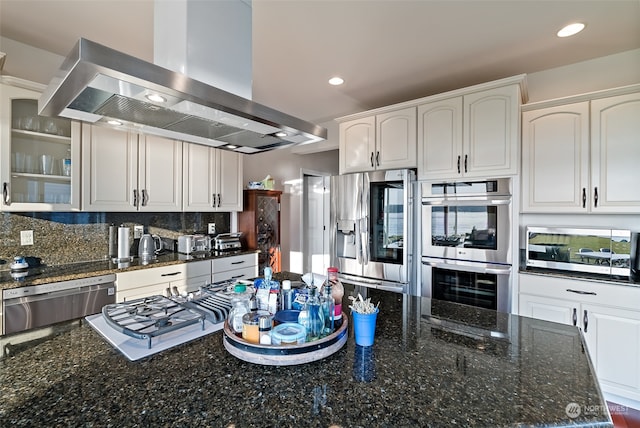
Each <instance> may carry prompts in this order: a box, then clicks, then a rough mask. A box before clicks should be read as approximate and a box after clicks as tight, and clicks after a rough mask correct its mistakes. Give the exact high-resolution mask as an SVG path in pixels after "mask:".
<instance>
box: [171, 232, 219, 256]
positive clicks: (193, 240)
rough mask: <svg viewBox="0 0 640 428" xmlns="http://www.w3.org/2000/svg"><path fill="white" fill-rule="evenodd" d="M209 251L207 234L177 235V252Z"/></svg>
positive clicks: (209, 242)
mask: <svg viewBox="0 0 640 428" xmlns="http://www.w3.org/2000/svg"><path fill="white" fill-rule="evenodd" d="M206 251H211V238H210V237H209V236H207V235H180V236H178V252H179V253H182V254H191V253H195V252H206Z"/></svg>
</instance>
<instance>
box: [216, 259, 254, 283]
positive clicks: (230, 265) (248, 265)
mask: <svg viewBox="0 0 640 428" xmlns="http://www.w3.org/2000/svg"><path fill="white" fill-rule="evenodd" d="M211 272H212V282H214V283H215V282H220V281H229V280H239V279H251V278H256V277H257V276H258V253H252V254H243V255H240V256H229V257H220V258H216V259H213V264H212V266H211Z"/></svg>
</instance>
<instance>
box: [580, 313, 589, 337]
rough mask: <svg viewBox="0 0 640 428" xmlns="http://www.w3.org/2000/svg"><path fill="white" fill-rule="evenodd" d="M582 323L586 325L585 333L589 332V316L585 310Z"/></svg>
mask: <svg viewBox="0 0 640 428" xmlns="http://www.w3.org/2000/svg"><path fill="white" fill-rule="evenodd" d="M582 323H583V324H584V332H585V333H586V332H587V328H588V327H589V316H588V315H587V310H586V309H585V310H584V316H583V317H582Z"/></svg>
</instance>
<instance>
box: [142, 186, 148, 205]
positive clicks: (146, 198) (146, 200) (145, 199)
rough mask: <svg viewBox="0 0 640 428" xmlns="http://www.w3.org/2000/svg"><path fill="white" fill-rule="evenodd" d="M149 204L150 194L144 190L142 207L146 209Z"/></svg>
mask: <svg viewBox="0 0 640 428" xmlns="http://www.w3.org/2000/svg"><path fill="white" fill-rule="evenodd" d="M147 202H149V194H148V193H147V191H146V190H145V189H142V206H143V207H146V206H147Z"/></svg>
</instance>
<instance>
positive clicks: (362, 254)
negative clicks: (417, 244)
mask: <svg viewBox="0 0 640 428" xmlns="http://www.w3.org/2000/svg"><path fill="white" fill-rule="evenodd" d="M414 192H415V173H414V172H413V171H412V170H391V171H373V172H367V173H358V174H345V175H338V176H333V177H331V231H330V232H331V233H330V246H331V250H332V257H331V264H332V265H333V266H336V267H338V271H339V276H340V279H341V281H343V282H347V283H351V284H356V285H363V286H367V287H374V288H381V289H385V290H391V291H396V292H412V290H411V289H410V283H411V281H412V280H413V277H414V275H413V270H414V269H413V260H414V257H413V255H414V251H415V248H414V241H415V239H414V236H413V233H414V228H413V226H414V218H415V213H414V204H413V200H414Z"/></svg>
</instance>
